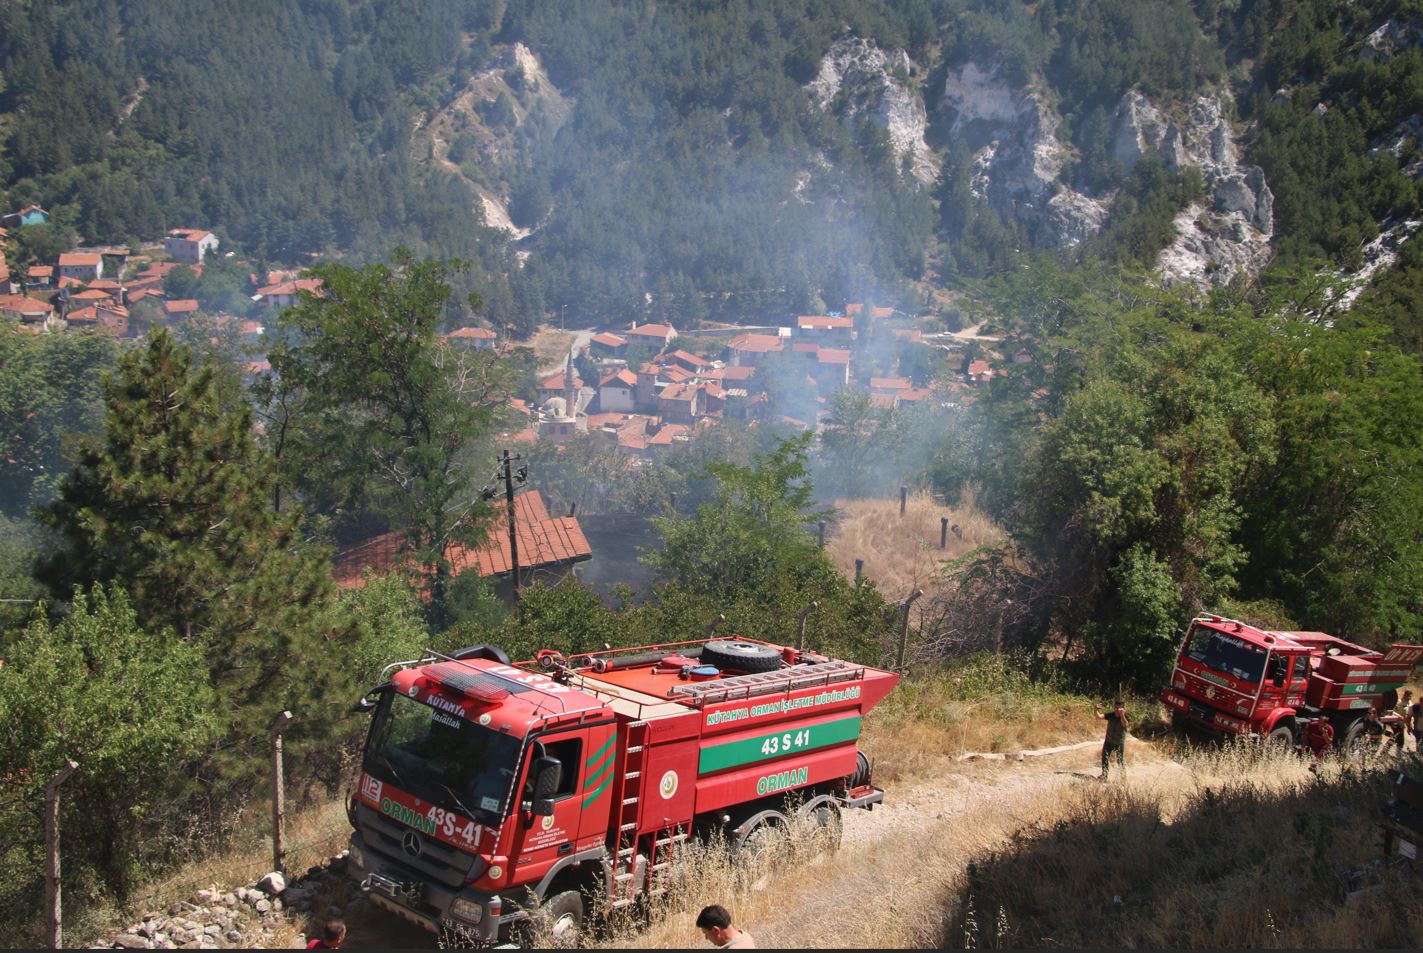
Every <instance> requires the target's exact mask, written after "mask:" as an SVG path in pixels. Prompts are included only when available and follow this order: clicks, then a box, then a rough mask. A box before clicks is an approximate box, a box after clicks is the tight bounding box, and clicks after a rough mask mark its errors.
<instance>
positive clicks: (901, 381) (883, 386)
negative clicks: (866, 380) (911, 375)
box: [870, 377, 912, 390]
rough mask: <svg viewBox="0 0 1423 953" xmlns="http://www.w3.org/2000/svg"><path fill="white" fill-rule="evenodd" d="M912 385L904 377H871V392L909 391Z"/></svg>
mask: <svg viewBox="0 0 1423 953" xmlns="http://www.w3.org/2000/svg"><path fill="white" fill-rule="evenodd" d="M911 386H912V385H911V384H910V383H909V381H908V380H907V379H905V378H903V377H871V378H870V390H908V389H909V388H910V387H911Z"/></svg>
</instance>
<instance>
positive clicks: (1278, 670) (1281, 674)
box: [1257, 652, 1294, 710]
mask: <svg viewBox="0 0 1423 953" xmlns="http://www.w3.org/2000/svg"><path fill="white" fill-rule="evenodd" d="M1293 666H1294V656H1292V655H1289V654H1286V653H1284V652H1271V653H1270V659H1269V661H1268V662H1266V663H1265V680H1264V681H1263V682H1262V683H1261V684H1260V703H1259V705H1258V706H1257V707H1258V708H1259V709H1261V710H1268V709H1274V708H1279V707H1281V706H1283V705H1284V704H1285V694H1286V692H1288V691H1289V687H1290V672H1291V669H1292V668H1293Z"/></svg>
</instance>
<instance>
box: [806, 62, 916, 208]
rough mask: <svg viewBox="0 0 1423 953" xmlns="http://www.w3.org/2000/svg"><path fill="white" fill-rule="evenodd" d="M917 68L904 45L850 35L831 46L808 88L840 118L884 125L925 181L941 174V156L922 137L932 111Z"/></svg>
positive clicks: (896, 147)
mask: <svg viewBox="0 0 1423 953" xmlns="http://www.w3.org/2000/svg"><path fill="white" fill-rule="evenodd" d="M918 72H919V68H918V67H917V66H916V65H915V63H914V61H913V60H911V59H910V58H909V54H908V53H906V52H904V51H903V50H900V49H889V50H882V49H880V48H879V47H878V46H876V45H875V44H874V43H872V42H870V41H869V40H863V39H860V38H858V37H851V38H849V39H844V40H839V41H837V42H836V43H835V44H834V45H832V46H831V47H830V50H829V52H827V53H826V54H825V59H823V60H822V61H821V63H820V73H819V74H818V75H817V76H816V77H815V79H813V80H811V81H810V83H809V84H808V85H807V87H806V89H807V90H808V91H809V92H810V95H811V98H812V99H813V100H814V101H815V102H816V103H817V104H818V105H819V106H820V108H822V109H825V110H827V111H830V112H832V113H834V114H835V115H837V116H839V117H840V119H841V121H843V122H845V123H847V124H855V123H859V122H871V123H873V124H875V125H876V126H879V127H880V128H881V129H883V130H884V131H885V134H886V135H887V136H888V137H889V142H890V145H891V146H893V148H894V151H895V154H896V155H898V156H899V157H900V158H901V160H904V161H906V162H907V163H908V166H909V170H910V172H911V174H912V175H913V176H914V177H915V178H916V179H918V180H919V181H920V182H922V183H926V184H927V183H929V182H932V181H933V180H934V179H935V178H936V177H937V176H938V174H939V162H938V158H937V157H936V156H935V155H934V153H933V151H932V150H930V148H929V146H928V144H927V143H926V142H925V141H924V132H925V129H926V128H927V126H928V115H927V112H926V110H925V108H924V99H923V97H922V96H920V94H919V89H918V87H917V85H916V84H915V83H914V81H913V76H914V75H915V74H917V73H918Z"/></svg>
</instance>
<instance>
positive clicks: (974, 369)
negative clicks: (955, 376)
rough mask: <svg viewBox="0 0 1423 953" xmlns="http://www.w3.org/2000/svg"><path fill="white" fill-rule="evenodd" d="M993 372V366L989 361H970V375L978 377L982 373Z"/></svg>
mask: <svg viewBox="0 0 1423 953" xmlns="http://www.w3.org/2000/svg"><path fill="white" fill-rule="evenodd" d="M991 373H993V366H992V365H991V364H989V363H988V362H987V361H970V362H969V365H968V376H969V377H977V376H978V375H980V374H991Z"/></svg>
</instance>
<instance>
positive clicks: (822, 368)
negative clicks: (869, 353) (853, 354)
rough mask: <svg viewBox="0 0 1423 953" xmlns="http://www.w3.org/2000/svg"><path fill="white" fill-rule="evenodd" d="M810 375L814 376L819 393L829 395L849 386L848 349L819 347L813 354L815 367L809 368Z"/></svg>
mask: <svg viewBox="0 0 1423 953" xmlns="http://www.w3.org/2000/svg"><path fill="white" fill-rule="evenodd" d="M810 376H811V377H814V378H815V384H816V388H817V389H818V390H819V391H820V393H821V394H825V395H830V394H833V393H835V392H836V391H837V390H839V389H840V388H842V387H848V386H850V351H849V349H848V348H837V347H822V348H820V350H818V351H817V352H816V354H815V367H813V368H811V370H810Z"/></svg>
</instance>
